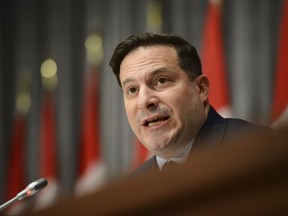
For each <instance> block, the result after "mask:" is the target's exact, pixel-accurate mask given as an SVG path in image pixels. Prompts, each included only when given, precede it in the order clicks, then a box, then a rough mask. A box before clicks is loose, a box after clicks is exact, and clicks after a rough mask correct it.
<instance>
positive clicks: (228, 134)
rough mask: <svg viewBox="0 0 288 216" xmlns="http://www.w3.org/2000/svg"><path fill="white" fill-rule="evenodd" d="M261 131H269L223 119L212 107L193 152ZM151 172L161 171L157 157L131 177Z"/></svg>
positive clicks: (241, 122) (235, 120) (249, 124)
mask: <svg viewBox="0 0 288 216" xmlns="http://www.w3.org/2000/svg"><path fill="white" fill-rule="evenodd" d="M259 130H269V129H268V128H264V127H260V126H256V125H253V124H251V123H249V122H247V121H244V120H241V119H233V118H223V117H222V116H220V115H219V114H218V113H217V112H216V111H215V109H214V108H213V107H212V106H210V109H209V112H208V116H207V119H206V121H205V123H204V125H203V127H202V128H201V130H200V131H199V133H198V135H197V137H196V138H195V141H194V143H193V146H192V149H191V152H192V151H194V150H195V149H197V148H208V147H212V146H220V145H222V144H224V143H226V142H227V143H229V142H228V140H229V139H233V137H237V136H241V134H242V135H243V134H244V133H248V132H252V131H253V132H255V131H259ZM234 139H235V138H234ZM150 170H154V171H159V169H158V165H157V162H156V156H155V155H154V156H153V157H151V158H150V159H148V160H147V161H146V162H144V163H143V164H142V165H141V166H140V167H139V168H138V169H137V170H135V171H134V172H132V173H131V174H130V176H135V175H139V174H141V173H144V172H146V171H150Z"/></svg>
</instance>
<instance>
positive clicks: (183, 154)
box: [156, 139, 194, 170]
mask: <svg viewBox="0 0 288 216" xmlns="http://www.w3.org/2000/svg"><path fill="white" fill-rule="evenodd" d="M193 142H194V139H193V140H192V142H190V143H189V144H187V145H186V146H184V148H183V149H182V150H181V151H179V152H178V153H177V154H176V155H174V156H173V157H172V158H170V159H169V160H167V159H165V158H161V157H159V156H157V155H156V161H157V164H158V167H159V170H162V168H163V166H164V164H165V163H166V162H169V161H174V162H176V163H178V164H182V163H184V162H185V161H186V160H187V158H188V155H189V153H190V150H191V148H192V145H193Z"/></svg>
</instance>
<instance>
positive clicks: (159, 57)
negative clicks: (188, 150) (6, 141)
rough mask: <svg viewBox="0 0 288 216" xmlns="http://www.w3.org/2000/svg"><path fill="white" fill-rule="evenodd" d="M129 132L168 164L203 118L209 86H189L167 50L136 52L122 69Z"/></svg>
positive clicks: (200, 81)
mask: <svg viewBox="0 0 288 216" xmlns="http://www.w3.org/2000/svg"><path fill="white" fill-rule="evenodd" d="M120 81H121V85H122V90H123V97H124V104H125V109H126V114H127V117H128V121H129V123H130V126H131V128H132V130H133V132H134V133H135V135H136V136H137V137H138V139H139V140H140V141H141V143H142V144H143V145H145V146H146V148H147V149H148V150H149V151H151V152H152V153H154V154H156V155H159V156H161V157H164V158H169V157H171V156H173V155H174V154H175V153H177V151H178V150H180V149H181V148H182V147H183V146H185V145H186V144H188V143H189V142H190V141H191V140H192V139H193V138H194V137H195V136H196V134H197V132H198V131H199V129H200V128H201V127H202V125H203V123H204V121H205V119H206V116H207V106H206V105H207V97H208V89H209V83H208V80H207V78H206V77H205V76H203V75H201V76H198V77H197V78H196V79H195V80H194V81H191V80H189V78H188V76H187V75H186V73H185V72H184V71H183V70H182V69H181V68H180V67H179V64H178V57H177V53H176V50H175V49H174V48H172V47H169V46H160V45H159V46H150V47H140V48H137V49H136V50H134V51H132V52H131V53H129V54H128V55H127V56H126V57H125V58H124V59H123V61H122V63H121V66H120Z"/></svg>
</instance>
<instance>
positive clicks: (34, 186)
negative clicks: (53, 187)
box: [0, 178, 48, 211]
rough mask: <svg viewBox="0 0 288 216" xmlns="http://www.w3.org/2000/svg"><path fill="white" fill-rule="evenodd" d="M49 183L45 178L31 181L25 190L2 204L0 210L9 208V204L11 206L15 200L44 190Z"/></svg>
mask: <svg viewBox="0 0 288 216" xmlns="http://www.w3.org/2000/svg"><path fill="white" fill-rule="evenodd" d="M47 185H48V182H47V180H46V179H44V178H40V179H38V180H37V181H34V182H32V183H30V184H29V185H28V186H27V187H26V188H25V189H24V190H22V191H21V192H19V193H18V194H17V195H16V196H15V197H14V198H12V199H10V200H9V201H7V202H6V203H4V204H3V205H1V206H0V211H2V210H3V209H5V208H7V207H8V206H10V205H11V204H13V203H14V202H16V201H18V200H22V199H24V198H26V197H29V196H32V195H34V194H36V193H38V192H39V191H40V190H42V189H43V188H44V187H46V186H47Z"/></svg>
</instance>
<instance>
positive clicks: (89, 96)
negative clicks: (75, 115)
mask: <svg viewBox="0 0 288 216" xmlns="http://www.w3.org/2000/svg"><path fill="white" fill-rule="evenodd" d="M98 100H99V97H98V77H97V70H96V69H95V68H91V69H90V70H89V71H87V72H86V77H85V88H84V99H83V111H82V130H81V140H80V150H79V151H80V164H79V175H80V176H82V175H83V174H84V173H85V171H86V170H87V169H88V167H89V165H90V164H91V163H93V162H95V161H97V160H99V159H100V137H99V133H100V132H99V131H100V127H99V107H98V104H97V102H98Z"/></svg>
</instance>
